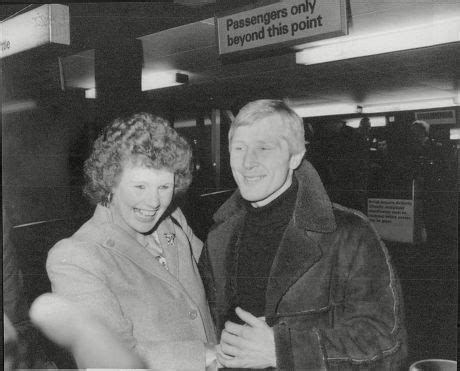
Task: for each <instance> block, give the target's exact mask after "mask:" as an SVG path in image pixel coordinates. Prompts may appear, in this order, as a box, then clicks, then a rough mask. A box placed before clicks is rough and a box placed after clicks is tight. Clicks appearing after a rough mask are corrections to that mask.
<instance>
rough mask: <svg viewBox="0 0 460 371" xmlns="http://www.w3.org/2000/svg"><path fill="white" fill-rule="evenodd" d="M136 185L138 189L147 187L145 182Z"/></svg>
mask: <svg viewBox="0 0 460 371" xmlns="http://www.w3.org/2000/svg"><path fill="white" fill-rule="evenodd" d="M134 187H136V188H137V189H145V185H143V184H138V185H135V186H134Z"/></svg>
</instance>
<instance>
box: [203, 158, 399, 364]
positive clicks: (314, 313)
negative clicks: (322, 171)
mask: <svg viewBox="0 0 460 371" xmlns="http://www.w3.org/2000/svg"><path fill="white" fill-rule="evenodd" d="M294 174H295V176H296V177H297V180H298V183H299V187H298V193H297V200H296V205H295V208H294V211H293V214H292V217H291V219H290V221H289V224H288V226H287V228H286V231H285V233H284V235H283V237H282V240H281V242H280V245H279V247H278V250H277V253H276V255H275V258H274V261H273V265H272V267H271V271H270V276H269V279H268V285H267V291H266V306H265V316H266V321H267V323H268V324H269V325H270V326H272V327H273V329H274V334H275V344H276V353H277V367H278V369H284V370H294V369H295V370H312V369H313V370H315V369H328V370H329V369H337V370H347V369H353V370H355V369H366V370H367V369H372V370H399V369H401V368H402V367H403V365H404V363H403V362H404V358H405V354H406V333H405V329H404V324H403V318H402V317H403V313H402V301H401V291H400V287H399V284H398V282H397V278H396V274H395V272H394V270H393V268H392V266H391V263H390V260H389V256H388V252H387V250H386V247H385V246H384V244H383V242H382V241H381V240H380V238H379V236H378V235H377V233H376V231H375V229H374V228H373V226H372V225H371V224H370V222H369V221H368V220H367V219H366V217H365V216H364V215H362V214H360V213H358V212H356V211H354V210H351V209H347V208H344V207H342V206H340V205H336V204H331V202H330V200H329V198H328V196H327V194H326V191H325V189H324V187H323V184H322V183H321V180H320V178H319V176H318V174H317V172H316V170H315V169H314V168H313V167H312V165H311V164H310V163H309V162H307V161H304V163H303V164H302V165H301V167H300V168H299V169H297V170H296V171H295V173H294ZM245 215H246V210H245V208H244V206H243V204H242V198H241V195H240V193H239V191H236V192H235V193H234V194H233V195H232V196H231V197H230V198H229V199H228V200H227V201H226V202H225V203H224V204H223V205H222V206H221V208H220V209H219V210H218V211H217V212H216V214H215V215H214V221H215V224H214V226H213V228H212V229H211V231H210V233H209V235H208V240H207V252H206V253H205V258H204V259H206V260H207V261H208V264H204V265H203V266H207V267H208V273H207V274H206V277H205V279H206V280H207V281H208V288H210V289H209V290H208V298H209V300H210V302H211V307H212V310H213V315H214V318H215V321H216V323H217V327H218V329H219V333H220V331H221V330H222V328H223V326H224V323H223V322H224V318H223V317H224V315H225V313H227V310H228V307H229V303H230V298H231V297H232V295H234V293H235V290H236V286H235V282H236V275H237V272H236V267H235V264H234V262H235V254H236V253H237V251H238V247H239V246H238V243H239V237H240V234H241V232H242V229H243V228H242V227H243V223H244V219H245ZM254 264H257V262H254ZM243 309H244V308H243Z"/></svg>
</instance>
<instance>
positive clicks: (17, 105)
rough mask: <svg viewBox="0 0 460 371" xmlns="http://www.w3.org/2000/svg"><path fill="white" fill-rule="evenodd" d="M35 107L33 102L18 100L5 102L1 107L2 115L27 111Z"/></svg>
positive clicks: (35, 104)
mask: <svg viewBox="0 0 460 371" xmlns="http://www.w3.org/2000/svg"><path fill="white" fill-rule="evenodd" d="M36 107H37V103H36V102H35V101H33V100H19V101H12V102H5V103H3V106H2V113H3V114H8V113H17V112H23V111H28V110H31V109H34V108H36Z"/></svg>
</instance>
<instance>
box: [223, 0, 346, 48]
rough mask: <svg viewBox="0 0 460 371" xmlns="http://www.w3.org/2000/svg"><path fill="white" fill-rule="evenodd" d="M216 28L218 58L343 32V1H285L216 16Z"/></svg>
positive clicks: (344, 19)
mask: <svg viewBox="0 0 460 371" xmlns="http://www.w3.org/2000/svg"><path fill="white" fill-rule="evenodd" d="M216 25H217V38H218V45H219V54H220V55H224V54H230V53H237V52H243V51H249V50H253V49H257V48H262V47H268V46H270V47H277V46H283V47H284V46H291V45H295V44H300V43H305V42H308V41H313V40H319V39H325V38H330V37H336V36H341V35H345V34H346V33H347V19H346V7H345V1H344V0H285V1H280V2H278V3H275V4H271V5H267V6H263V7H260V8H256V9H251V10H247V11H243V12H240V13H236V14H232V15H227V16H224V17H217V18H216Z"/></svg>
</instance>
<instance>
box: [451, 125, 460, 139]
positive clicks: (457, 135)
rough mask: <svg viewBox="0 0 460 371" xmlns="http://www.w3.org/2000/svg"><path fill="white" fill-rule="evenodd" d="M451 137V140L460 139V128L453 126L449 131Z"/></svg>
mask: <svg viewBox="0 0 460 371" xmlns="http://www.w3.org/2000/svg"><path fill="white" fill-rule="evenodd" d="M449 139H450V140H459V139H460V129H459V128H451V129H450V131H449Z"/></svg>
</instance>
